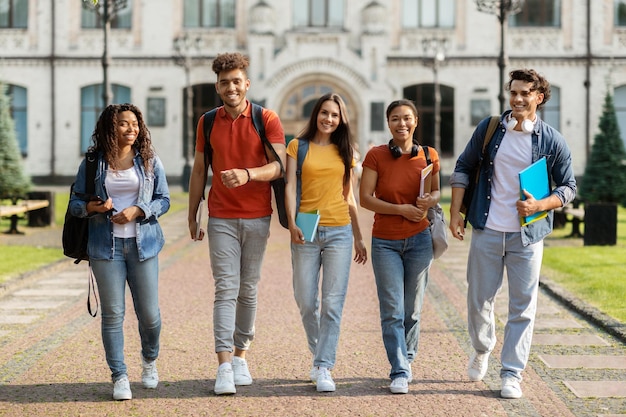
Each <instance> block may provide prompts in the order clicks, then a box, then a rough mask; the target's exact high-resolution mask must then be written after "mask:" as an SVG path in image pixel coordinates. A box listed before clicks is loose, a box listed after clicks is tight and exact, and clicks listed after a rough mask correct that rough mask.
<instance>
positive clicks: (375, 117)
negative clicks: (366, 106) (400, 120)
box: [370, 101, 385, 132]
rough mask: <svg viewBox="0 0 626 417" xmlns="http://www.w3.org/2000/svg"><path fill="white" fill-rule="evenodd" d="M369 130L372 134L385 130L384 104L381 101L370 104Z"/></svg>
mask: <svg viewBox="0 0 626 417" xmlns="http://www.w3.org/2000/svg"><path fill="white" fill-rule="evenodd" d="M370 130H371V131H372V132H383V131H384V130H385V103H383V102H382V101H376V102H372V103H370Z"/></svg>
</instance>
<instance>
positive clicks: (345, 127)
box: [299, 93, 354, 185]
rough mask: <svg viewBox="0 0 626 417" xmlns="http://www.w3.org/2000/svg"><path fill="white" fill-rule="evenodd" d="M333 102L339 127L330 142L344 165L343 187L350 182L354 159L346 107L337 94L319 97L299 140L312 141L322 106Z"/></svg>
mask: <svg viewBox="0 0 626 417" xmlns="http://www.w3.org/2000/svg"><path fill="white" fill-rule="evenodd" d="M328 100H330V101H334V102H335V103H337V105H338V106H339V115H340V120H339V125H338V126H337V129H335V131H334V132H333V133H331V134H330V141H331V143H334V144H335V145H337V149H338V150H339V156H340V157H341V160H342V161H343V165H344V174H343V183H344V185H345V184H347V183H348V181H350V171H351V170H352V160H353V158H354V149H353V148H352V134H351V133H350V121H349V120H348V112H347V110H346V105H345V103H344V101H343V99H342V98H341V96H340V95H339V94H336V93H327V94H324V95H323V96H322V97H320V98H319V99H318V100H317V102H316V103H315V107H313V111H311V116H310V118H309V122H308V123H307V125H306V126H305V128H304V129H303V130H302V132H301V133H300V135H299V137H300V139H305V140H312V139H313V138H314V137H315V134H316V133H317V115H318V114H319V112H320V110H321V108H322V104H324V102H325V101H328Z"/></svg>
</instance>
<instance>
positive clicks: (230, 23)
mask: <svg viewBox="0 0 626 417" xmlns="http://www.w3.org/2000/svg"><path fill="white" fill-rule="evenodd" d="M183 13H184V16H183V25H184V27H186V28H234V27H235V0H185V3H184V11H183Z"/></svg>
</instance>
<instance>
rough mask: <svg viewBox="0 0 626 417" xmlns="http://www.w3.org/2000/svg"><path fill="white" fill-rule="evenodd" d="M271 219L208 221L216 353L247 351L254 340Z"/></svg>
mask: <svg viewBox="0 0 626 417" xmlns="http://www.w3.org/2000/svg"><path fill="white" fill-rule="evenodd" d="M269 229H270V216H267V217H261V218H257V219H221V218H217V217H209V224H208V227H207V232H208V235H209V253H210V258H211V269H212V270H213V279H214V281H215V302H214V304H213V334H214V337H215V352H216V353H218V352H232V351H233V347H236V348H237V349H241V350H247V349H248V348H249V347H250V343H252V340H253V339H254V322H255V320H256V308H257V292H258V291H257V290H258V284H259V280H260V279H261V263H262V262H263V256H264V254H265V248H266V246H267V239H268V238H269Z"/></svg>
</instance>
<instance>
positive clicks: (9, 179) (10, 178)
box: [0, 81, 31, 198]
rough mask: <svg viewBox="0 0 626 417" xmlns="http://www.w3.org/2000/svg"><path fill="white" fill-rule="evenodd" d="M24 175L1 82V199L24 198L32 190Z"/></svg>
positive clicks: (6, 97)
mask: <svg viewBox="0 0 626 417" xmlns="http://www.w3.org/2000/svg"><path fill="white" fill-rule="evenodd" d="M30 187H31V182H30V177H29V176H27V175H26V174H25V173H24V168H23V165H22V155H21V153H20V150H19V147H18V144H17V136H16V134H15V123H14V122H13V119H12V118H11V110H10V104H9V97H8V95H7V94H6V85H5V84H4V83H2V82H1V81H0V198H11V197H12V198H15V197H23V196H24V195H25V194H26V192H27V191H28V190H29V189H30Z"/></svg>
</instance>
